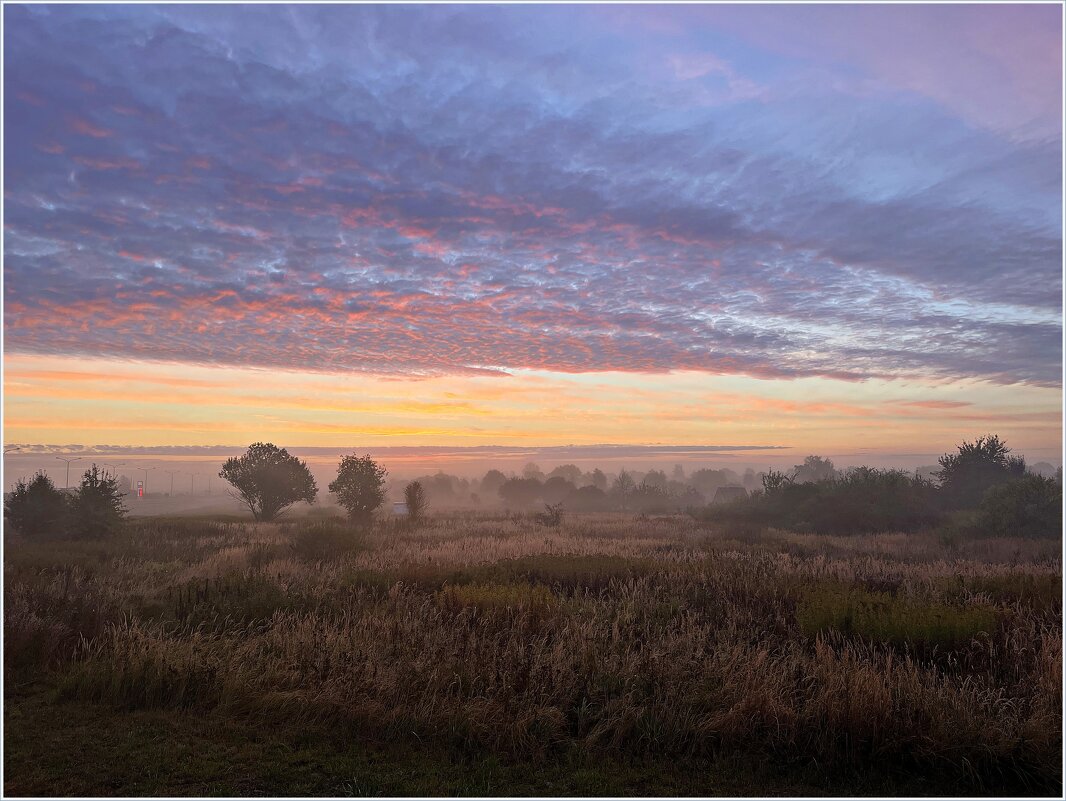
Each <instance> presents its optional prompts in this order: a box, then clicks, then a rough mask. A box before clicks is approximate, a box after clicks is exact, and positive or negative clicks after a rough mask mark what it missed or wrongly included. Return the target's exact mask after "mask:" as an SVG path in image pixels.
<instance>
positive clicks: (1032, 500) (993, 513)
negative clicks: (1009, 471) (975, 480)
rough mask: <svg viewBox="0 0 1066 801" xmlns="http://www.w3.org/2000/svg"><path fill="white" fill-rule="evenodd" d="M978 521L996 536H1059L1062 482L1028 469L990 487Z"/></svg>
mask: <svg viewBox="0 0 1066 801" xmlns="http://www.w3.org/2000/svg"><path fill="white" fill-rule="evenodd" d="M977 524H978V526H979V527H981V528H982V529H984V530H985V531H986V532H987V533H989V534H991V535H993V536H996V537H1061V536H1062V484H1060V483H1059V482H1058V481H1056V480H1055V479H1053V478H1045V477H1044V476H1038V475H1035V474H1032V473H1031V474H1029V475H1027V476H1025V477H1024V478H1020V479H1018V480H1017V481H1010V482H1007V483H1005V484H998V485H996V486H994V487H991V488H990V489H989V490H988V491H987V492H986V493H985V495H984V497H983V498H982V499H981V505H980V506H979V507H978V513H977Z"/></svg>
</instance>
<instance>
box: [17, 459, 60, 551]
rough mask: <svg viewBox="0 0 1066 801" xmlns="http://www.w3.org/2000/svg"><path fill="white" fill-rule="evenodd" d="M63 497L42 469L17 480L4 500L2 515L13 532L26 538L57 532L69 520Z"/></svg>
mask: <svg viewBox="0 0 1066 801" xmlns="http://www.w3.org/2000/svg"><path fill="white" fill-rule="evenodd" d="M68 511H69V508H68V504H67V499H66V496H64V495H63V493H62V492H60V491H59V490H57V489H56V487H55V484H53V483H52V479H50V478H49V477H48V476H47V475H46V474H45V473H44V471H40V472H38V473H36V474H34V476H33V478H32V479H30V481H29V482H27V481H26V480H25V479H19V480H18V481H17V482H15V489H14V491H13V492H12V493H11V497H10V498H8V499H7V501H6V502H5V503H4V517H5V518H7V521H8V523H9V524H10V525H11V527H12V528H14V529H15V531H17V532H19V533H20V534H24V535H26V536H29V537H36V536H40V535H42V534H47V533H58V529H61V528H63V527H64V526H65V524H66V523H67V520H68Z"/></svg>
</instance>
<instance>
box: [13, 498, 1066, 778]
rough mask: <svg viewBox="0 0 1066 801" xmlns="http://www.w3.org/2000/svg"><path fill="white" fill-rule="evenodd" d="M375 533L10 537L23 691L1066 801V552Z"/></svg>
mask: <svg viewBox="0 0 1066 801" xmlns="http://www.w3.org/2000/svg"><path fill="white" fill-rule="evenodd" d="M312 526H313V528H312ZM316 532H317V534H316ZM316 536H319V537H321V541H319V540H316ZM356 536H357V535H355V534H351V535H350V538H349V534H348V532H346V530H344V529H343V527H340V526H339V525H338V524H337V523H335V522H329V521H319V522H313V523H311V522H309V523H290V524H285V525H268V524H259V525H234V524H211V523H207V522H197V523H192V522H189V523H182V522H180V521H171V522H158V521H157V522H153V521H139V522H137V523H135V524H133V527H132V529H131V531H130V532H129V534H128V535H126V536H124V537H123V538H120V539H117V540H115V541H113V542H108V543H103V544H97V545H87V544H84V543H56V542H51V543H47V545H45V544H31V543H26V542H20V541H18V540H15V539H12V538H8V540H7V542H6V544H5V565H4V569H5V578H6V581H5V594H6V595H5V601H6V608H5V620H4V627H5V670H6V671H7V677H8V680H9V681H12V680H14V681H18V680H19V678H20V677H23V676H29V675H36V674H38V673H39V672H40V671H41V670H48V671H51V675H53V676H54V678H55V681H56V682H57V684H58V686H59V687H60V691H61V692H60V697H61V698H64V699H81V700H92V701H97V702H104V703H107V704H111V705H113V706H115V707H116V708H121V709H171V708H175V709H176V708H181V709H195V710H199V711H205V710H214V711H216V712H219V713H224V714H228V715H232V716H238V717H239V718H240V719H242V720H249V721H264V722H269V721H277V720H285V721H290V722H291V721H298V722H300V723H301V724H302V725H305V726H308V727H316V726H317V727H344V726H351V727H353V729H358V730H360V731H373V732H375V733H377V734H378V735H379V736H381V737H384V738H394V739H399V740H402V739H404V738H408V737H412V736H415V737H418V738H421V739H423V740H425V739H426V738H434V739H435V740H439V741H442V742H446V743H449V744H451V745H453V746H455V747H460V748H467V749H474V750H476V751H478V752H483V751H486V750H487V751H496V752H500V753H509V754H516V755H522V756H523V757H528V758H537V757H538V755H539V756H541V757H543V756H546V755H549V754H552V753H554V752H557V751H559V750H560V749H574V748H577V749H580V750H581V751H583V752H586V753H590V754H596V753H610V754H612V755H615V756H625V755H626V754H658V755H670V756H673V757H677V758H685V757H691V756H701V757H702V756H707V755H714V754H720V753H733V752H742V753H750V754H752V755H770V756H773V757H774V758H776V759H778V760H781V761H789V762H792V763H794V764H797V765H801V764H802V765H810V764H812V763H817V764H818V765H820V766H822V767H823V768H824V769H826V770H828V771H831V772H832V771H838V772H840V773H841V775H843V774H844V773H846V772H847V771H851V770H855V769H862V768H866V767H869V766H870V765H872V764H877V765H895V766H897V767H898V768H899V769H901V770H913V771H922V772H927V773H930V774H932V773H937V774H940V775H951V776H955V777H956V779H957V781H958V787H959V791H960V792H969V791H974V790H982V789H989V788H993V789H1003V788H1006V789H1009V790H1017V791H1044V792H1059V791H1060V790H1061V779H1062V777H1061V773H1060V768H1061V763H1060V749H1061V742H1062V738H1061V730H1062V716H1061V709H1062V696H1061V672H1062V617H1061V601H1060V596H1059V594H1058V589H1059V588H1060V587H1061V565H1060V563H1059V559H1058V556H1057V553H1058V552H1057V550H1056V549H1055V548H1054V547H1052V546H1051V545H1048V544H1046V543H1044V544H1042V543H1039V542H1034V541H1030V540H1021V539H1019V540H1017V541H1014V540H983V541H981V543H979V544H976V543H975V544H950V543H944V542H941V541H939V540H938V539H937V538H935V537H926V536H923V535H909V536H905V535H891V534H880V535H871V536H855V537H825V536H801V535H795V534H790V533H786V532H777V531H773V530H770V531H749V532H746V533H737V532H733V533H730V532H727V531H716V530H713V529H708V528H707V527H705V526H701V525H700V524H698V523H696V522H695V521H693V520H690V519H687V518H682V517H670V518H659V519H655V518H653V519H649V520H634V519H632V518H626V517H624V516H619V515H596V516H588V517H574V516H571V517H569V518H567V519H565V520H564V522H563V525H562V526H561V527H560V528H551V529H548V528H545V527H542V526H538V525H536V523H535V522H534V521H533V520H531V519H526V518H503V517H492V516H485V515H482V516H476V515H450V516H446V517H444V516H442V517H439V518H434V519H430V520H428V521H426V522H425V523H424V524H423V525H422V526H420V527H418V528H415V529H412V528H410V527H404V526H389V525H383V526H381V527H379V528H378V529H376V530H375V531H373V532H370V533H367V534H364V535H359V537H358V539H357V538H356Z"/></svg>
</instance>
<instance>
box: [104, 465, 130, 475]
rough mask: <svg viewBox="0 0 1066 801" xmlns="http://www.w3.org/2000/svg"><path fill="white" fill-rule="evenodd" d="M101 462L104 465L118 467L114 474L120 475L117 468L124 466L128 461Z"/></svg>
mask: <svg viewBox="0 0 1066 801" xmlns="http://www.w3.org/2000/svg"><path fill="white" fill-rule="evenodd" d="M100 464H102V465H103V466H104V467H114V468H116V469H115V473H114V475H115V476H118V469H117V468H119V467H122V465H124V464H126V463H125V462H114V463H112V462H100Z"/></svg>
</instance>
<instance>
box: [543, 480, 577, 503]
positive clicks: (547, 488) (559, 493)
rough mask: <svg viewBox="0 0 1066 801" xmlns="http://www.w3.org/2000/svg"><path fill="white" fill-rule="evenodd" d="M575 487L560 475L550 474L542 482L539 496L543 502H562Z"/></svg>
mask: <svg viewBox="0 0 1066 801" xmlns="http://www.w3.org/2000/svg"><path fill="white" fill-rule="evenodd" d="M575 489H577V488H576V487H575V486H574V485H573V483H571V482H570V481H567V480H566V479H565V478H563V477H562V476H552V477H551V478H549V479H548V480H547V481H545V482H544V487H543V489H542V491H541V498H543V500H544V503H545V504H553V503H562V502H563V501H565V500H566V498H567V496H569V495H570V493H571V492H573V491H574V490H575Z"/></svg>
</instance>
